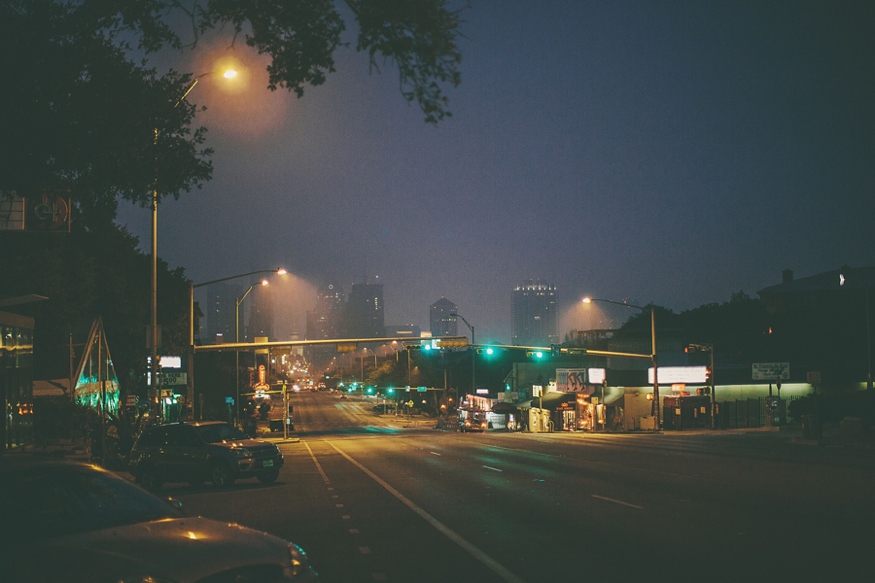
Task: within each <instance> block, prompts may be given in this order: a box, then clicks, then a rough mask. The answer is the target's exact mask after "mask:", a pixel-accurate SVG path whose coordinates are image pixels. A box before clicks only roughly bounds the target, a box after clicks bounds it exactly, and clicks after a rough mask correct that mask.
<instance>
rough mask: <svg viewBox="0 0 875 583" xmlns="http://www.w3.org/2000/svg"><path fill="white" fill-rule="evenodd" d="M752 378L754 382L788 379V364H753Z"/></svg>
mask: <svg viewBox="0 0 875 583" xmlns="http://www.w3.org/2000/svg"><path fill="white" fill-rule="evenodd" d="M751 369H752V370H751V374H752V378H753V380H755V381H774V380H777V379H782V380H789V379H790V363H789V362H755V363H753V364H752V365H751Z"/></svg>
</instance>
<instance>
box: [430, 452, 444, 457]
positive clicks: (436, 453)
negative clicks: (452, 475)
mask: <svg viewBox="0 0 875 583" xmlns="http://www.w3.org/2000/svg"><path fill="white" fill-rule="evenodd" d="M428 453H430V454H431V455H436V456H438V457H441V454H439V453H438V452H436V451H430V452H428Z"/></svg>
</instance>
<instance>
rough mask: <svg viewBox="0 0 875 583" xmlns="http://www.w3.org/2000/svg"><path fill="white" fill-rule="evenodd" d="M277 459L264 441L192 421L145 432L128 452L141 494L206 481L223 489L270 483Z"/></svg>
mask: <svg viewBox="0 0 875 583" xmlns="http://www.w3.org/2000/svg"><path fill="white" fill-rule="evenodd" d="M282 466H283V454H281V453H280V450H279V448H278V447H277V446H276V445H274V444H273V443H270V442H268V441H263V440H260V439H252V438H250V437H249V436H247V435H246V434H245V433H243V432H242V431H240V430H239V429H237V428H236V427H234V426H233V425H230V424H228V423H225V422H222V421H194V422H185V423H171V424H169V425H158V426H156V427H149V428H147V429H146V430H145V431H143V433H142V434H140V437H139V438H138V439H137V442H136V443H135V444H134V448H133V449H132V450H131V458H130V471H131V473H132V474H133V475H134V477H135V478H136V480H137V483H138V484H140V485H141V486H143V487H144V488H146V489H147V490H153V491H155V490H158V489H160V488H161V486H162V484H164V482H188V483H189V484H191V485H193V486H200V485H201V484H203V483H204V482H205V481H207V480H209V481H211V482H212V483H213V485H215V486H218V487H220V488H225V487H228V486H230V485H232V484H233V483H234V481H235V480H237V479H240V478H258V480H259V481H260V482H264V483H268V482H273V481H274V480H276V479H277V477H278V476H279V471H280V468H281V467H282Z"/></svg>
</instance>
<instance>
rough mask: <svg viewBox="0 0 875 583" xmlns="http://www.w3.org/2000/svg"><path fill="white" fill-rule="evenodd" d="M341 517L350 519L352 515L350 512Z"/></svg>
mask: <svg viewBox="0 0 875 583" xmlns="http://www.w3.org/2000/svg"><path fill="white" fill-rule="evenodd" d="M341 518H342V519H344V520H349V519H350V518H352V516H350V515H349V514H344V515H343V516H341Z"/></svg>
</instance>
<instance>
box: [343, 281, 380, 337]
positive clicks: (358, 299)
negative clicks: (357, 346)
mask: <svg viewBox="0 0 875 583" xmlns="http://www.w3.org/2000/svg"><path fill="white" fill-rule="evenodd" d="M343 324H344V328H345V330H346V336H347V338H381V337H383V336H384V335H385V332H386V330H385V317H384V314H383V284H381V283H356V284H353V286H352V289H351V290H350V292H349V298H348V299H347V301H346V308H345V309H344V313H343Z"/></svg>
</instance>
